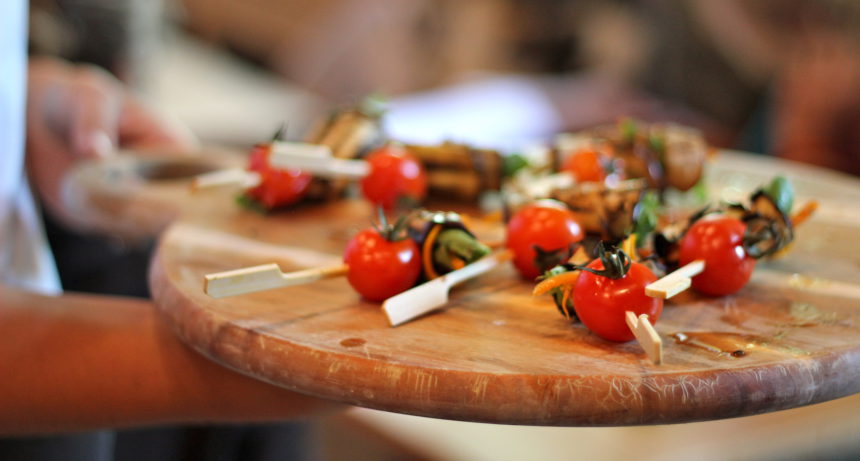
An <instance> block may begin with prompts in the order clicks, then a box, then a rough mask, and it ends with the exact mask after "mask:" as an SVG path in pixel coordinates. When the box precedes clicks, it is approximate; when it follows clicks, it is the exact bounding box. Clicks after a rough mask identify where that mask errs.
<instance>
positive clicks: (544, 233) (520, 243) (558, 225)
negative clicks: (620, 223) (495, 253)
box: [506, 200, 583, 280]
mask: <svg viewBox="0 0 860 461" xmlns="http://www.w3.org/2000/svg"><path fill="white" fill-rule="evenodd" d="M507 234H508V238H507V243H506V245H507V247H508V248H509V249H510V250H511V251H513V252H514V266H515V267H516V268H517V270H518V271H519V272H520V275H522V277H523V278H524V279H526V280H534V279H535V278H536V277H537V276H538V275H540V274H541V273H542V272H543V271H544V270H546V269H549V268H550V267H552V266H554V265H556V264H558V263H559V262H562V261H553V262H547V263H545V264H543V265H545V266H546V267H538V265H537V264H536V258H537V256H538V255H537V254H536V252H535V248H534V246H535V245H537V246H538V247H540V249H541V250H542V251H544V252H558V253H559V254H564V255H566V256H568V257H569V256H570V254H569V249H570V246H571V244H574V243H576V242H579V241H580V240H582V237H583V233H582V227H580V225H579V223H578V222H576V219H575V218H574V215H573V213H572V212H571V211H570V210H568V209H567V207H565V206H564V204H562V203H559V202H556V201H553V200H541V201H538V202H535V203H532V204H529V205H526V206H524V207H523V208H521V209H520V210H519V211H518V212H517V213H516V214H514V216H513V217H512V218H511V220H510V221H508V230H507Z"/></svg>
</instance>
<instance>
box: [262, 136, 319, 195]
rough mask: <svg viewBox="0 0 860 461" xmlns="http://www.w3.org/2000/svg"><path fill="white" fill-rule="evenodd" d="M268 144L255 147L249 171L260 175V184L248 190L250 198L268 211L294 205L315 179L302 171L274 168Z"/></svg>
mask: <svg viewBox="0 0 860 461" xmlns="http://www.w3.org/2000/svg"><path fill="white" fill-rule="evenodd" d="M271 152H272V148H271V146H270V145H268V144H260V145H257V146H254V150H253V151H251V158H250V159H249V161H248V170H250V171H254V172H256V173H257V174H259V175H260V184H259V185H258V186H257V187H254V188H251V189H249V190H248V192H247V193H248V196H250V197H251V198H252V199H254V200H256V201H258V202H260V203H262V204H263V206H265V207H266V208H268V209H272V208H277V207H280V206H287V205H292V204H293V203H296V202H298V201H299V200H301V199H302V197H304V195H305V193H306V192H307V190H308V186H309V185H310V183H311V180H312V179H313V177H312V176H311V175H310V174H308V173H305V172H303V171H301V170H296V169H280V168H272V166H271V165H269V155H270V154H271Z"/></svg>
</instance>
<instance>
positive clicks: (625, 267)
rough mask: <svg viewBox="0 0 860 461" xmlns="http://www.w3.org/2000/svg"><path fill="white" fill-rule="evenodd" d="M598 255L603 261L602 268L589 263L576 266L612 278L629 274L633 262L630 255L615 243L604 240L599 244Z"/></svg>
mask: <svg viewBox="0 0 860 461" xmlns="http://www.w3.org/2000/svg"><path fill="white" fill-rule="evenodd" d="M607 247H608V248H607ZM597 257H598V258H600V261H601V262H602V263H603V269H602V270H597V269H592V268H590V267H588V266H587V265H585V266H575V267H576V268H577V269H579V270H583V271H586V272H591V273H592V274H594V275H600V276H603V277H607V278H610V279H620V278H624V276H626V275H627V272H629V271H630V266H631V265H632V264H633V261H631V260H630V256H628V255H627V253H625V252H624V250H622V249H621V248H619V247H617V246H615V245H611V244H604V243H603V242H600V244H598V245H597Z"/></svg>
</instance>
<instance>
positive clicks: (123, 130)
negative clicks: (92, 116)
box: [119, 96, 198, 151]
mask: <svg viewBox="0 0 860 461" xmlns="http://www.w3.org/2000/svg"><path fill="white" fill-rule="evenodd" d="M119 139H120V145H121V146H123V147H133V148H154V147H158V148H173V149H177V150H179V151H190V150H192V149H194V148H196V147H197V145H198V143H197V139H196V138H195V136H194V135H193V134H192V133H191V131H190V130H189V129H188V128H186V127H185V126H184V125H182V124H181V123H179V122H177V121H174V120H171V119H170V118H169V117H166V116H164V115H162V114H159V113H157V112H156V111H155V110H154V109H152V108H150V107H148V106H146V105H145V104H144V103H142V102H140V101H139V100H137V99H136V98H134V97H132V96H127V97H126V98H125V101H124V104H123V110H122V114H121V116H120V120H119Z"/></svg>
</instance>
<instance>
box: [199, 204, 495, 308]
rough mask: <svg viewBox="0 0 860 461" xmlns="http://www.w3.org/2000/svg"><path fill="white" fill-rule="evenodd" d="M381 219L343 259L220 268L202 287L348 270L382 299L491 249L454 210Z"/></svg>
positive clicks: (266, 283)
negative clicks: (287, 268) (286, 269)
mask: <svg viewBox="0 0 860 461" xmlns="http://www.w3.org/2000/svg"><path fill="white" fill-rule="evenodd" d="M379 219H380V221H379V226H375V227H373V228H369V229H365V230H363V231H361V232H359V233H358V234H357V235H356V236H354V237H353V238H352V239H351V240H350V242H349V244H348V245H347V247H346V250H345V252H344V264H338V265H333V266H329V267H323V268H313V269H306V270H302V271H296V272H290V273H286V274H285V273H283V272H281V270H280V268H278V266H277V265H276V264H265V265H261V266H254V267H249V268H243V269H237V270H232V271H226V272H219V273H215V274H209V275H206V276H205V282H204V291H205V292H206V293H207V294H209V295H210V296H213V297H223V296H232V295H237V294H244V293H251V292H255V291H261V290H266V289H272V288H279V287H283V286H290V285H296V284H301V283H309V282H312V281H316V280H320V279H323V278H329V277H336V276H344V275H345V276H346V277H347V279H348V281H349V283H350V285H351V286H352V287H353V288H354V289H355V290H356V291H357V292H358V293H359V294H361V295H362V296H363V297H364V298H365V299H368V300H370V301H382V300H384V299H387V298H389V297H391V296H394V295H395V294H397V293H400V292H403V291H405V290H407V289H408V288H410V287H412V286H414V285H415V284H416V283H417V282H418V280H419V278H420V277H422V276H423V278H425V279H428V280H432V279H436V278H438V277H441V276H443V275H444V274H446V273H449V272H451V271H454V270H457V269H461V268H465V267H468V265H469V264H470V263H472V262H474V261H477V260H479V259H481V258H482V257H483V256H485V255H487V254H488V253H489V252H490V249H489V247H487V246H486V245H484V244H482V243H481V242H479V241H477V239H476V238H475V237H474V235H472V234H471V232H469V231H468V229H466V227H465V226H464V225H463V223H462V222H461V220H460V217H459V215H457V214H455V213H441V212H439V213H432V212H420V213H417V215H416V216H411V219H407V218H406V217H403V218H401V219H400V220H398V222H397V223H395V224H394V225H389V224H388V223H387V221H386V219H385V215H384V213H382V212H381V210H380V218H379ZM407 226H411V227H410V229H409V230H408V232H407Z"/></svg>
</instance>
